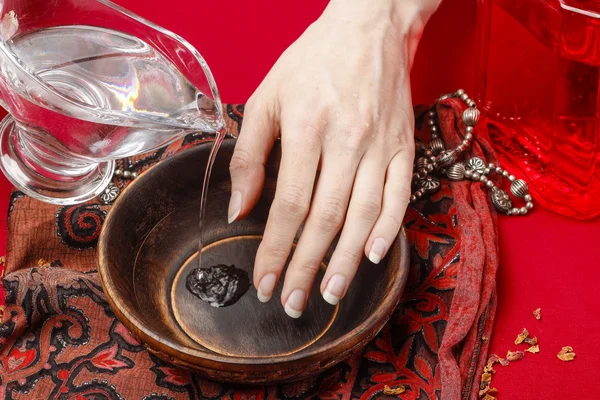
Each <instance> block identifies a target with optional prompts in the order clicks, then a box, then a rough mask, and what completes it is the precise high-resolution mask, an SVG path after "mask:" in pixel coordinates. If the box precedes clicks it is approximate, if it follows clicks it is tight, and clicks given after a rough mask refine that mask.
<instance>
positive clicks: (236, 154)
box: [228, 99, 279, 223]
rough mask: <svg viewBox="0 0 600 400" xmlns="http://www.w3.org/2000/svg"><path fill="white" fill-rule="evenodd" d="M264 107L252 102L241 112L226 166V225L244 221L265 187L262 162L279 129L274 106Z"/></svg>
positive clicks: (264, 161)
mask: <svg viewBox="0 0 600 400" xmlns="http://www.w3.org/2000/svg"><path fill="white" fill-rule="evenodd" d="M259 104H260V105H259ZM264 104H265V103H257V102H256V101H253V100H252V99H251V100H249V101H248V104H247V105H246V107H245V110H244V119H243V121H242V129H241V132H240V135H239V136H238V139H237V143H236V145H235V149H234V151H233V156H232V157H231V163H230V164H229V173H230V174H231V199H230V200H229V211H228V220H229V223H232V222H233V221H235V220H237V219H239V218H243V217H244V216H246V215H247V214H248V213H249V212H250V211H251V210H252V207H254V205H255V204H256V203H257V202H258V199H259V198H260V193H261V191H262V188H263V185H264V181H265V163H266V161H267V158H268V157H269V153H270V152H271V149H272V148H273V144H274V143H275V140H276V139H277V132H278V130H279V129H278V124H277V123H276V120H275V116H274V114H275V113H274V110H273V107H268V106H265V105H264Z"/></svg>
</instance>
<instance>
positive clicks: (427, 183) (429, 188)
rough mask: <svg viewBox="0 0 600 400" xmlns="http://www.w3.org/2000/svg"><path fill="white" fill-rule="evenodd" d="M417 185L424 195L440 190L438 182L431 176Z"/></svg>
mask: <svg viewBox="0 0 600 400" xmlns="http://www.w3.org/2000/svg"><path fill="white" fill-rule="evenodd" d="M419 184H420V185H421V189H423V190H424V191H425V192H426V193H435V192H437V191H438V190H439V189H440V180H439V179H437V178H433V177H431V176H428V177H427V179H423V180H422V181H421V182H419Z"/></svg>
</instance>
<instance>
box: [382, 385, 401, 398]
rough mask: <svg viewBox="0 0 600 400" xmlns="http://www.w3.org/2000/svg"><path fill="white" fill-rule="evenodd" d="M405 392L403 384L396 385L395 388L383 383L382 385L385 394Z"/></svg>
mask: <svg viewBox="0 0 600 400" xmlns="http://www.w3.org/2000/svg"><path fill="white" fill-rule="evenodd" d="M404 392H406V388H405V387H404V385H400V386H398V387H395V388H391V387H389V386H388V385H385V386H384V387H383V394H385V395H387V396H395V395H398V394H402V393H404Z"/></svg>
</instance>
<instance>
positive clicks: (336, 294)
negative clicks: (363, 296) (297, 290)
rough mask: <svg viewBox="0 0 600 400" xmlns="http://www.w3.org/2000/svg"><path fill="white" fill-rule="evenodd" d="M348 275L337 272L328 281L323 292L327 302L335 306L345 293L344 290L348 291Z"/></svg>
mask: <svg viewBox="0 0 600 400" xmlns="http://www.w3.org/2000/svg"><path fill="white" fill-rule="evenodd" d="M346 284H347V283H346V277H345V276H344V275H340V274H335V275H334V276H332V277H331V278H330V279H329V282H328V283H327V288H325V292H323V298H324V299H325V301H326V302H328V303H329V304H331V305H332V306H335V305H336V304H337V303H339V302H340V299H341V298H342V296H343V295H344V291H346Z"/></svg>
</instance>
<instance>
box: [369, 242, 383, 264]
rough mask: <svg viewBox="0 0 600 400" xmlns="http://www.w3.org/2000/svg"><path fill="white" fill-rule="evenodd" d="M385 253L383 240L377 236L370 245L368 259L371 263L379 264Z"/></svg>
mask: <svg viewBox="0 0 600 400" xmlns="http://www.w3.org/2000/svg"><path fill="white" fill-rule="evenodd" d="M384 253H385V240H383V239H382V238H377V239H375V240H374V241H373V244H372V245H371V252H370V253H369V260H371V262H372V263H373V264H379V262H380V261H381V259H382V258H383V254H384Z"/></svg>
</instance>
